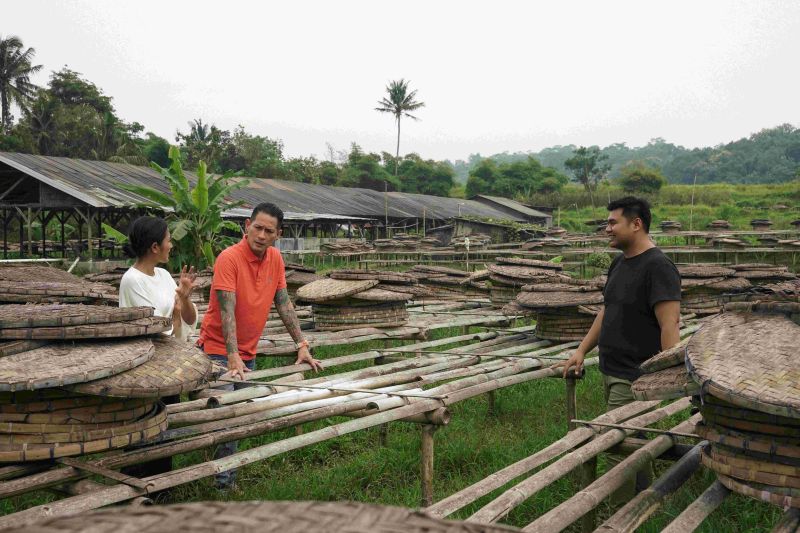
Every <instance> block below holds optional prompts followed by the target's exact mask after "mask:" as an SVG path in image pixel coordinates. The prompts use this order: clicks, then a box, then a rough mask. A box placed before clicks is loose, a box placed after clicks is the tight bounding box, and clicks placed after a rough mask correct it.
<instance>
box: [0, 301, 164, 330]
mask: <svg viewBox="0 0 800 533" xmlns="http://www.w3.org/2000/svg"><path fill="white" fill-rule="evenodd" d="M150 316H153V308H152V307H111V306H107V305H74V304H73V305H70V304H50V305H3V306H0V329H6V328H38V327H63V326H79V325H84V324H105V323H108V322H123V321H129V320H136V319H139V318H147V317H150Z"/></svg>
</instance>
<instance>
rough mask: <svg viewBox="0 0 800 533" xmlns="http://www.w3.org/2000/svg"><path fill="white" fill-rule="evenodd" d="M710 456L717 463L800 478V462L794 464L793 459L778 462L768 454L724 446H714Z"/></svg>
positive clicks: (710, 450) (711, 448) (709, 451)
mask: <svg viewBox="0 0 800 533" xmlns="http://www.w3.org/2000/svg"><path fill="white" fill-rule="evenodd" d="M708 453H709V455H710V456H711V458H712V459H714V460H715V461H717V462H719V463H722V464H728V465H731V466H736V467H738V468H746V469H749V470H753V471H758V472H765V473H770V474H779V475H784V476H792V477H797V478H800V462H797V461H795V462H794V464H792V462H791V459H785V460H784V459H780V460H778V461H775V460H773V458H772V457H771V456H769V455H766V454H759V453H753V452H745V451H743V450H739V449H737V448H729V447H727V446H723V445H713V446H711V447H710V449H709V450H708Z"/></svg>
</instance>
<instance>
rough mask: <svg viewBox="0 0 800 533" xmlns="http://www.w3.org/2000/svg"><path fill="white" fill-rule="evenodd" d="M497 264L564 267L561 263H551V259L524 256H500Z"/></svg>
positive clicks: (555, 268) (553, 268) (554, 268)
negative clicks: (544, 259) (526, 257)
mask: <svg viewBox="0 0 800 533" xmlns="http://www.w3.org/2000/svg"><path fill="white" fill-rule="evenodd" d="M497 264H499V265H518V266H529V267H536V268H547V269H550V270H563V269H564V265H562V264H561V263H551V262H550V261H542V260H540V259H525V258H523V257H498V258H497Z"/></svg>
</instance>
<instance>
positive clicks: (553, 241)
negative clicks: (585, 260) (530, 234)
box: [520, 237, 569, 252]
mask: <svg viewBox="0 0 800 533" xmlns="http://www.w3.org/2000/svg"><path fill="white" fill-rule="evenodd" d="M565 246H569V242H568V241H567V240H566V239H562V238H561V237H541V238H536V239H531V240H529V241H525V242H524V243H522V246H521V247H520V249H521V250H540V249H541V250H544V251H552V252H558V251H561V249H562V248H564V247H565Z"/></svg>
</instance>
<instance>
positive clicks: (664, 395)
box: [631, 366, 700, 400]
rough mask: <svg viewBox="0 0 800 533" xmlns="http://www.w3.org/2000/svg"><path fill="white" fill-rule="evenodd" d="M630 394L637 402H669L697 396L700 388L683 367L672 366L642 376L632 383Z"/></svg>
mask: <svg viewBox="0 0 800 533" xmlns="http://www.w3.org/2000/svg"><path fill="white" fill-rule="evenodd" d="M631 392H632V393H633V396H634V398H636V399H637V400H670V399H673V398H682V397H684V396H692V395H694V394H697V393H698V392H700V387H699V386H698V385H697V383H695V382H694V381H692V379H691V378H690V377H689V375H688V374H687V373H686V369H685V368H684V367H683V366H674V367H671V368H667V369H664V370H659V371H658V372H653V373H652V374H644V375H643V376H641V377H640V378H639V379H637V380H636V381H634V382H633V384H632V385H631Z"/></svg>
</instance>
